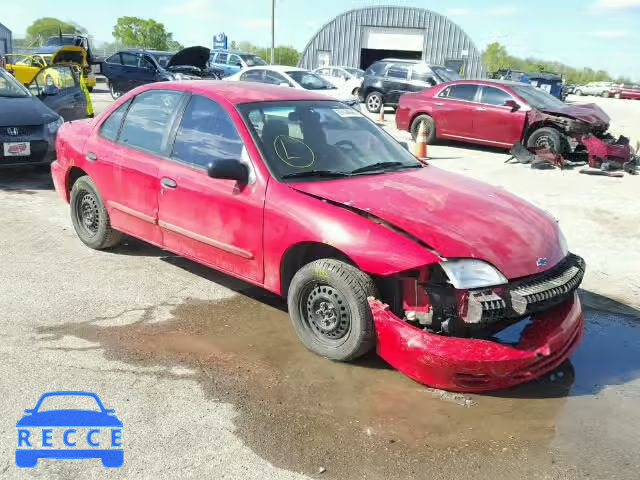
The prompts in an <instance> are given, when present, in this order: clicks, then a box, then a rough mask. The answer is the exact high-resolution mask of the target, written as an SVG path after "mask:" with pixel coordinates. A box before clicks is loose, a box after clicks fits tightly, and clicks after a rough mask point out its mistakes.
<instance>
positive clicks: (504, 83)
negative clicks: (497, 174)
mask: <svg viewBox="0 0 640 480" xmlns="http://www.w3.org/2000/svg"><path fill="white" fill-rule="evenodd" d="M460 83H467V84H468V83H470V84H472V85H487V86H492V85H494V86H495V85H497V86H503V87H530V88H534V87H533V86H532V85H530V84H528V83H522V82H514V81H513V80H483V79H464V78H461V79H460V80H454V81H451V82H444V83H440V84H439V85H437V86H438V87H446V86H448V85H457V84H460Z"/></svg>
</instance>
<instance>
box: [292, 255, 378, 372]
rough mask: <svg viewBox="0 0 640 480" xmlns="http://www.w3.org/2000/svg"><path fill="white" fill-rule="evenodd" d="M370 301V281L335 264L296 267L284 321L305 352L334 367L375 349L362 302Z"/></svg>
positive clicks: (346, 266)
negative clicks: (289, 323) (332, 362)
mask: <svg viewBox="0 0 640 480" xmlns="http://www.w3.org/2000/svg"><path fill="white" fill-rule="evenodd" d="M373 295H375V285H374V283H373V281H372V280H371V278H370V277H369V276H368V275H367V274H366V273H364V272H363V271H361V270H359V269H358V268H356V267H354V266H352V265H350V264H348V263H345V262H342V261H340V260H335V259H322V260H316V261H314V262H311V263H309V264H307V265H305V266H304V267H302V268H301V269H300V270H298V272H297V273H296V274H295V275H294V277H293V279H292V281H291V285H290V286H289V292H288V299H287V300H288V305H289V315H290V316H291V321H292V323H293V328H294V329H295V331H296V333H297V334H298V337H299V338H300V340H301V341H302V343H303V344H304V345H305V346H306V347H307V348H308V349H309V350H311V351H313V352H315V353H317V354H318V355H321V356H323V357H327V358H330V359H332V360H338V361H349V360H353V359H355V358H358V357H360V356H362V355H364V354H365V353H367V352H368V351H369V350H371V349H372V348H373V347H374V345H375V328H374V325H373V317H372V315H371V309H370V308H369V303H368V301H367V297H369V296H373Z"/></svg>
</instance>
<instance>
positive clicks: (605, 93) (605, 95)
mask: <svg viewBox="0 0 640 480" xmlns="http://www.w3.org/2000/svg"><path fill="white" fill-rule="evenodd" d="M609 96H610V94H609V92H606V91H605V92H602V98H609Z"/></svg>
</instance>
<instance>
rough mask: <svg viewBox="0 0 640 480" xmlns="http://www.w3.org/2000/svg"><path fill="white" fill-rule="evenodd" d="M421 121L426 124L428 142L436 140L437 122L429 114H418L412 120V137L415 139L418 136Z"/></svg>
mask: <svg viewBox="0 0 640 480" xmlns="http://www.w3.org/2000/svg"><path fill="white" fill-rule="evenodd" d="M421 123H425V124H426V125H425V127H426V129H427V143H428V144H432V143H434V142H435V140H436V122H435V121H434V120H433V118H431V117H430V116H429V115H418V116H417V117H416V118H415V119H414V120H413V122H411V137H412V138H413V140H414V141H415V140H416V138H418V129H419V128H420V124H421Z"/></svg>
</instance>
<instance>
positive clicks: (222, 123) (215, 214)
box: [51, 81, 585, 391]
mask: <svg viewBox="0 0 640 480" xmlns="http://www.w3.org/2000/svg"><path fill="white" fill-rule="evenodd" d="M57 152H58V159H57V161H56V162H54V163H53V164H52V167H51V169H52V174H53V179H54V184H55V188H56V190H57V191H58V192H59V194H60V195H61V196H62V197H63V198H64V199H65V200H66V201H67V202H69V203H70V206H71V220H72V222H73V226H74V228H75V230H76V232H77V234H78V236H79V238H80V239H81V240H82V241H83V242H84V243H85V244H86V245H87V246H89V247H91V248H94V249H105V248H115V247H116V246H117V245H118V243H119V242H120V240H121V238H122V235H123V233H126V234H129V235H132V236H135V237H138V238H140V239H142V240H145V241H147V242H150V243H152V244H154V245H157V246H159V247H161V248H164V249H167V250H169V251H172V252H175V253H177V254H179V255H183V256H185V257H187V258H190V259H192V260H194V261H196V262H199V263H202V264H205V265H208V266H210V267H213V268H216V269H218V270H221V271H223V272H226V273H228V274H230V275H233V276H235V277H238V278H240V279H242V280H245V281H247V282H249V283H252V284H255V285H259V286H261V287H263V288H265V289H267V290H270V291H271V292H274V293H276V294H278V295H282V296H283V297H286V298H287V301H288V307H289V314H290V316H291V320H292V323H293V327H294V329H295V331H296V333H297V334H298V336H299V337H300V339H301V341H302V342H303V343H304V345H305V346H306V347H307V348H309V349H310V350H312V351H314V352H316V353H318V354H319V355H322V356H325V357H327V358H330V359H333V360H340V361H347V360H352V359H355V358H357V357H359V356H361V355H364V354H365V353H366V352H368V351H369V350H371V349H373V348H377V351H378V353H379V354H380V355H381V356H382V357H383V358H384V359H386V360H387V361H388V362H389V363H390V364H391V365H393V366H395V367H396V368H398V369H399V370H401V371H403V372H404V373H406V374H407V375H408V376H410V377H411V378H413V379H415V380H417V381H420V382H422V383H425V384H428V385H432V386H436V387H440V388H447V389H451V390H460V391H484V390H495V389H498V388H504V387H507V386H510V385H515V384H517V383H521V382H524V381H526V380H529V379H532V378H535V377H537V376H539V375H541V374H543V373H545V372H548V371H550V370H553V369H554V368H556V367H557V366H558V365H559V364H560V363H562V362H563V361H564V360H565V359H566V358H567V356H568V355H570V354H571V352H573V350H574V349H575V348H576V346H577V344H578V343H579V341H580V339H581V337H582V332H583V316H582V311H581V307H580V302H579V300H578V297H577V294H576V289H577V288H578V285H579V284H580V282H581V280H582V276H583V273H584V268H585V266H584V262H583V260H582V259H581V258H580V257H578V256H576V255H573V254H571V253H569V251H568V249H567V245H566V242H565V240H564V237H563V235H562V232H561V231H560V229H559V227H558V224H557V222H556V221H555V220H554V219H553V218H552V217H551V216H550V215H548V214H547V213H545V212H544V211H542V210H540V209H538V208H536V207H534V206H533V205H530V204H528V203H527V202H525V201H523V200H521V199H518V198H517V197H515V196H513V195H510V194H508V193H507V192H505V191H504V190H502V189H498V188H494V187H491V186H489V185H485V184H483V183H480V182H476V181H474V180H471V179H469V178H466V177H463V176H458V175H455V174H453V173H449V172H446V171H444V170H441V169H438V168H437V167H434V166H432V165H426V164H424V163H422V162H419V161H418V160H417V159H416V158H415V157H414V156H413V155H411V154H410V153H409V152H407V151H406V149H404V148H403V147H402V146H401V145H400V144H399V143H398V142H397V141H395V140H394V139H393V138H392V137H391V136H389V135H388V134H387V133H386V132H384V131H383V130H382V129H380V128H379V127H378V126H377V125H376V124H375V123H374V122H372V121H371V120H369V119H368V118H366V117H365V116H363V115H362V114H360V113H359V112H358V111H356V110H354V109H352V108H350V107H348V106H347V105H345V104H343V103H340V102H338V101H335V100H331V99H327V97H326V96H325V95H320V94H316V93H312V92H308V91H304V90H296V89H291V88H281V87H276V86H268V85H258V84H251V85H247V84H243V83H234V82H207V81H197V82H190V81H185V82H175V83H173V82H162V83H155V84H150V85H145V86H143V87H139V88H137V89H135V90H132V91H131V92H129V93H127V94H126V95H124V96H123V97H121V98H120V99H119V100H117V101H116V102H115V103H114V104H113V105H112V106H111V107H110V108H109V109H108V110H107V111H106V112H105V113H104V114H102V115H100V116H99V117H98V118H96V119H94V120H91V121H79V122H73V123H68V124H64V126H63V127H62V128H61V130H60V132H59V134H58V137H57ZM246 317H247V318H246V321H247V322H252V321H254V319H253V312H251V311H247V312H246ZM518 322H519V323H518ZM514 323H518V325H521V326H523V327H524V330H523V331H522V332H521V334H520V335H519V338H515V339H512V340H501V339H500V338H498V337H497V336H496V335H498V332H500V331H503V330H504V329H505V328H506V327H508V326H511V325H513V324H514Z"/></svg>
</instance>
